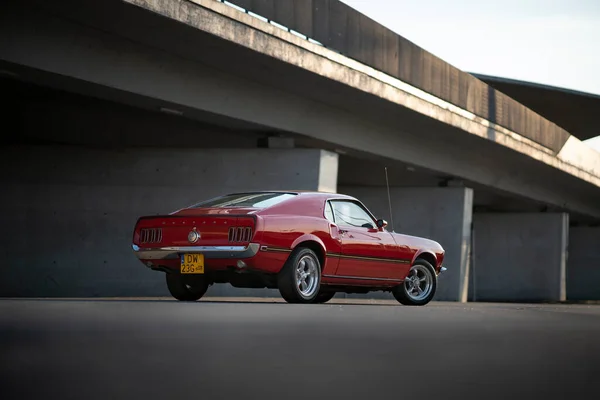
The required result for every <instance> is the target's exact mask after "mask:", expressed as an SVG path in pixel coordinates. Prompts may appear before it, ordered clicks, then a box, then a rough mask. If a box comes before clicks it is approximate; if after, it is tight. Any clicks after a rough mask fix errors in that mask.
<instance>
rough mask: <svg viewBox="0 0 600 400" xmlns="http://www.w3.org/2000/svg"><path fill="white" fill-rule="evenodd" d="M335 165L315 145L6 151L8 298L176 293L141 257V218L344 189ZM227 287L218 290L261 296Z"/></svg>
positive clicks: (2, 156)
mask: <svg viewBox="0 0 600 400" xmlns="http://www.w3.org/2000/svg"><path fill="white" fill-rule="evenodd" d="M336 161H337V155H336V154H331V153H327V152H324V151H321V150H315V149H243V150H242V149H239V150H236V149H212V150H197V149H142V148H138V149H124V150H111V151H107V150H98V149H91V148H85V147H79V146H65V147H50V146H40V147H33V146H30V147H4V148H2V150H0V181H1V182H2V185H3V188H2V189H3V190H2V193H3V195H2V196H1V197H0V206H1V207H0V210H1V211H0V220H2V221H3V224H2V225H3V228H4V229H2V230H1V231H0V242H1V243H2V250H1V251H2V254H1V256H2V260H3V267H2V274H1V276H0V296H150V295H168V292H167V291H166V287H165V283H164V275H163V274H162V273H157V272H153V271H150V270H147V269H146V268H145V267H144V266H143V265H142V264H141V263H139V261H138V260H137V259H136V258H135V257H134V255H133V254H132V251H131V236H132V230H133V226H134V224H135V222H136V220H137V218H138V217H139V216H141V215H153V214H162V213H168V212H171V211H174V210H176V209H178V208H181V207H183V206H187V205H189V204H192V203H194V202H197V201H199V200H202V199H206V198H210V197H214V196H217V195H220V194H223V193H226V192H232V191H243V190H268V189H290V188H293V189H307V190H317V189H318V190H329V191H335V189H336V188H335V183H336V182H335V179H336V177H337V163H336ZM220 286H221V287H219V286H213V287H212V288H211V290H210V292H209V294H212V295H215V294H217V295H218V294H223V293H227V294H229V295H244V294H247V293H250V294H252V295H256V294H260V291H258V292H257V291H256V290H248V291H244V290H241V289H235V290H233V288H231V290H230V289H229V288H230V286H229V285H220ZM271 292H273V291H271ZM266 293H267V291H263V294H266Z"/></svg>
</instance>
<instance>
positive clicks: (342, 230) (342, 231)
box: [338, 229, 348, 235]
mask: <svg viewBox="0 0 600 400" xmlns="http://www.w3.org/2000/svg"><path fill="white" fill-rule="evenodd" d="M338 232H339V233H340V235H343V234H344V233H348V231H347V230H345V229H339V230H338Z"/></svg>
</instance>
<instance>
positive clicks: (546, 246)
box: [471, 213, 569, 302]
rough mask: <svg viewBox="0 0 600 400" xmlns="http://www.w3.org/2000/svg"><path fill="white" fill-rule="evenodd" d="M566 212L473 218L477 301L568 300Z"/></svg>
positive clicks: (476, 215) (473, 272) (494, 215)
mask: <svg viewBox="0 0 600 400" xmlns="http://www.w3.org/2000/svg"><path fill="white" fill-rule="evenodd" d="M568 221H569V217H568V214H563V213H536V214H531V213H514V214H512V213H511V214H504V213H502V214H475V215H474V216H473V235H474V243H473V254H474V257H473V263H472V265H471V274H472V278H473V280H472V285H471V286H472V288H473V291H472V294H474V295H475V298H474V299H475V300H476V301H519V302H527V301H564V300H565V297H566V295H565V293H566V279H565V270H566V257H567V243H568V230H569V224H568Z"/></svg>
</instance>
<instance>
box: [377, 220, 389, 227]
mask: <svg viewBox="0 0 600 400" xmlns="http://www.w3.org/2000/svg"><path fill="white" fill-rule="evenodd" d="M387 224H388V223H387V221H386V220H385V219H378V220H377V227H378V228H379V229H383V228H385V227H386V226H387Z"/></svg>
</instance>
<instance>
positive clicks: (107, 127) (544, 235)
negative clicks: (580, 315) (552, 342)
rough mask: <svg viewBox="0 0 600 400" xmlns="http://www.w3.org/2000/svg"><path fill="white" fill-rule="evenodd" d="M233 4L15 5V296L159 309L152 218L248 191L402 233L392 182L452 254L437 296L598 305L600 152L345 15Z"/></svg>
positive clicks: (11, 155)
mask: <svg viewBox="0 0 600 400" xmlns="http://www.w3.org/2000/svg"><path fill="white" fill-rule="evenodd" d="M234 3H236V4H237V6H241V7H243V9H241V10H240V9H239V7H238V8H236V7H233V6H231V5H228V4H223V3H221V2H219V1H216V0H193V1H185V0H166V1H164V0H163V1H159V0H109V1H104V2H102V3H101V4H100V3H98V2H93V1H89V0H83V1H82V0H80V1H74V0H72V1H64V2H60V4H51V5H50V4H48V3H47V2H42V1H37V0H35V1H30V2H27V3H26V4H25V3H22V2H18V1H9V2H7V4H6V6H5V8H4V10H5V11H4V12H3V14H2V15H1V16H0V32H1V33H2V35H0V70H2V76H3V77H4V78H3V79H2V87H3V91H4V92H5V93H8V94H9V96H10V98H11V99H13V100H14V101H13V102H12V103H11V104H10V105H9V106H8V107H7V108H5V109H4V113H5V115H4V116H3V117H4V118H5V120H7V121H11V123H10V126H11V127H14V128H11V129H10V130H9V131H7V134H6V135H3V138H2V140H3V141H4V144H5V146H3V150H2V152H3V154H2V167H3V168H2V181H3V183H4V186H5V188H6V195H5V196H3V198H2V202H3V203H2V205H3V214H4V215H3V218H2V219H3V220H4V221H6V224H7V226H11V227H12V228H11V230H8V231H5V232H3V233H2V235H3V243H5V247H4V249H3V251H4V253H5V254H4V255H5V259H6V260H8V265H9V266H10V269H9V270H8V272H7V273H6V274H7V276H6V277H3V279H2V281H1V282H2V283H0V293H1V294H2V295H55V296H64V295H152V294H162V293H164V288H163V281H162V276H160V275H158V274H151V273H150V272H148V271H146V270H144V269H143V268H142V267H141V266H140V265H138V264H137V262H136V261H135V259H134V257H133V256H132V254H131V252H130V248H129V241H130V236H131V229H132V226H133V224H134V222H135V219H136V218H137V216H139V215H140V214H152V213H164V212H169V211H171V210H173V209H176V208H178V207H180V206H181V205H185V204H189V203H191V202H193V201H196V200H198V199H199V198H204V197H208V196H213V195H217V194H221V193H223V192H229V191H233V190H254V189H279V188H285V187H290V186H293V187H294V188H298V189H319V190H331V191H335V190H337V191H340V192H345V193H348V194H354V195H357V196H360V197H361V198H362V199H363V200H364V201H365V202H366V203H367V205H368V206H369V207H370V208H371V209H372V210H373V211H374V212H376V213H377V214H378V215H381V216H382V217H383V218H389V216H388V215H387V214H388V213H387V204H386V203H385V199H386V196H385V195H384V193H385V192H384V187H383V183H384V182H385V180H384V176H383V166H384V165H387V166H389V167H390V178H391V184H392V186H393V189H392V196H393V209H394V220H395V221H396V222H397V224H396V226H395V229H396V230H397V231H403V232H406V233H411V234H416V235H423V236H429V237H432V238H435V239H436V240H439V241H440V242H441V243H443V244H444V246H445V248H446V250H447V254H448V257H447V263H448V267H449V272H448V275H447V276H446V277H444V278H443V279H444V281H443V283H442V287H443V289H442V290H441V291H440V293H439V295H438V297H437V298H438V299H440V300H456V301H466V300H467V299H469V298H471V299H476V300H556V301H559V300H564V299H566V298H567V297H570V298H585V299H590V298H597V297H599V296H600V292H599V291H598V290H597V289H596V287H598V285H597V283H598V282H600V274H599V273H598V272H597V271H598V270H599V268H600V265H598V264H595V265H594V264H593V263H590V260H594V259H595V260H597V258H598V257H599V256H600V255H599V254H598V253H599V250H598V249H600V244H597V243H595V242H593V241H594V240H596V241H597V240H598V239H596V238H598V237H600V235H599V234H598V229H600V228H597V227H595V226H594V225H595V224H597V223H598V221H599V220H600V154H598V153H597V152H595V151H593V150H591V149H589V148H588V147H587V146H585V145H584V144H583V143H581V141H580V140H579V139H577V138H576V137H574V136H572V135H571V134H570V133H569V132H567V131H566V130H564V129H563V128H561V127H559V126H558V125H556V124H555V123H554V122H552V121H551V120H548V119H545V118H543V117H541V116H540V115H539V114H537V113H535V112H534V111H532V110H530V109H528V108H526V107H525V106H524V105H522V104H520V103H518V102H517V101H515V100H513V99H511V98H510V97H508V96H506V95H504V94H503V93H501V92H499V91H497V90H495V89H493V88H492V87H491V86H488V85H486V84H485V83H484V82H482V81H481V80H478V79H476V78H475V77H473V76H472V75H469V74H466V73H464V72H462V71H459V70H457V69H456V68H453V67H452V66H450V65H448V64H447V63H445V62H444V61H442V60H440V59H438V58H436V57H435V56H433V55H431V54H429V53H427V52H425V51H424V50H422V49H419V48H418V47H417V46H415V45H414V44H412V43H410V42H409V41H408V40H406V39H404V38H402V37H400V36H398V35H396V34H394V33H393V32H391V31H389V30H387V29H386V28H384V27H382V26H381V25H378V24H376V23H375V22H373V21H371V20H369V19H368V18H366V17H365V16H363V15H361V14H359V13H357V12H356V11H354V10H352V9H350V8H349V7H347V6H345V5H344V4H343V3H340V2H338V1H317V0H315V1H313V2H306V1H291V0H290V1H277V2H271V1H258V2H253V1H241V0H240V1H235V2H234ZM248 10H250V12H248ZM252 10H253V11H252ZM292 31H293V32H292ZM309 39H310V40H309ZM7 126H8V125H7ZM569 221H570V222H569ZM569 225H579V226H578V227H576V228H571V229H569ZM573 229H585V230H586V232H587V233H586V234H585V235H579V236H576V237H578V238H579V239H577V240H576V241H574V239H573V235H571V236H570V235H569V232H570V231H571V232H572V231H573ZM569 236H570V237H569ZM36 238H37V239H36ZM32 241H34V243H35V245H36V246H35V250H34V251H32V250H31V249H32ZM574 247H575V248H577V249H578V251H577V253H576V254H573V253H572V252H570V253H568V249H569V248H574ZM567 254H568V257H567ZM572 260H576V261H577V260H578V262H573V261H572ZM581 260H586V261H585V262H581ZM594 267H596V268H594ZM567 271H568V274H569V276H571V275H573V276H574V277H575V278H571V279H569V280H568V281H567ZM575 283H577V284H575ZM211 290H212V293H213V294H219V293H231V292H230V291H229V289H227V288H214V289H211ZM240 292H243V291H240V290H237V291H236V293H240ZM248 293H252V294H256V291H251V292H250V291H249V292H248ZM264 293H265V294H268V291H265V292H264Z"/></svg>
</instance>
